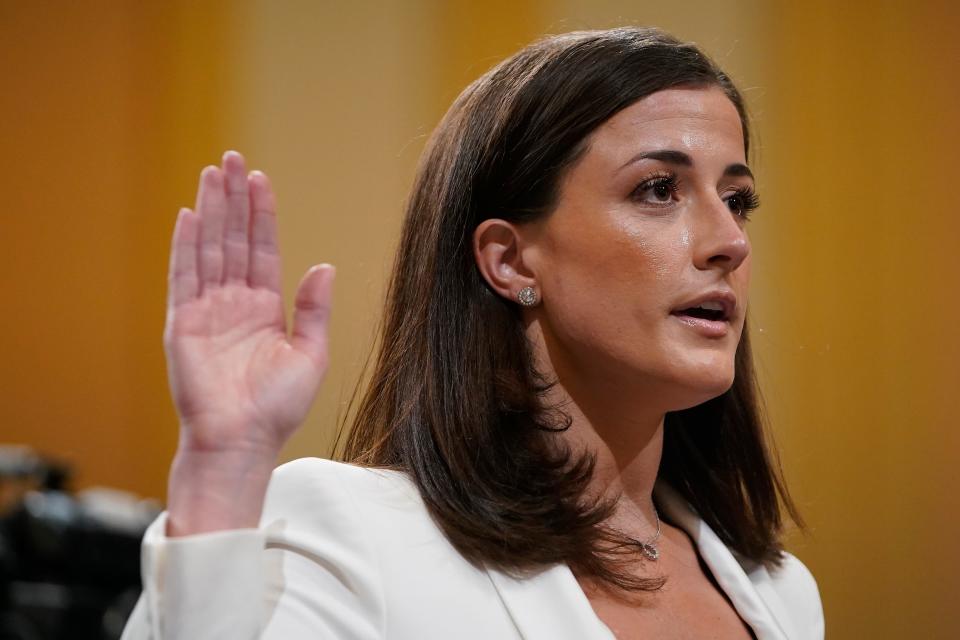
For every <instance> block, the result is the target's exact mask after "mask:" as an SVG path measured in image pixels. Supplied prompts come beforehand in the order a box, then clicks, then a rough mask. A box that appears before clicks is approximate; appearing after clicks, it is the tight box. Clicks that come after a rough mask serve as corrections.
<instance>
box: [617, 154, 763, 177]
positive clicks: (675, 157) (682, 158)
mask: <svg viewBox="0 0 960 640" xmlns="http://www.w3.org/2000/svg"><path fill="white" fill-rule="evenodd" d="M640 160H659V161H660V162H666V163H667V164H675V165H679V166H681V167H692V166H693V158H691V157H690V156H689V155H687V154H686V153H684V152H683V151H676V150H674V149H658V150H656V151H643V152H641V153H638V154H637V155H635V156H633V157H632V158H630V159H629V160H627V162H626V163H624V164H623V166H621V167H620V169H617V171H620V170H622V169H623V168H624V167H627V166H628V165H631V164H633V163H634V162H639V161H640ZM723 175H725V176H734V177H741V176H746V177H748V178H750V179H753V172H752V171H750V167H748V166H747V165H745V164H741V163H739V162H736V163H734V164H730V165H727V167H726V168H725V169H724V170H723Z"/></svg>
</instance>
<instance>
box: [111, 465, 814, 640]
mask: <svg viewBox="0 0 960 640" xmlns="http://www.w3.org/2000/svg"><path fill="white" fill-rule="evenodd" d="M655 495H656V498H657V503H658V505H659V506H660V508H661V511H663V512H665V513H666V514H667V516H668V517H669V518H670V519H671V521H672V522H674V523H676V524H677V525H678V526H680V527H682V528H683V529H684V530H685V531H686V532H687V533H688V534H689V535H690V536H691V538H692V539H693V540H694V542H695V544H696V546H697V549H698V551H699V553H700V554H701V556H702V557H703V559H704V561H705V562H706V564H707V565H708V566H709V567H710V570H711V571H712V573H713V575H714V577H715V578H716V580H717V583H718V584H719V585H720V588H721V589H723V590H724V592H725V593H726V594H727V595H728V596H729V598H730V600H731V602H732V603H733V606H734V607H735V608H736V610H737V612H738V613H739V614H740V617H742V618H743V620H744V621H746V623H747V624H748V625H749V626H750V627H751V628H752V629H753V631H754V633H755V634H756V636H757V638H758V639H760V640H768V639H770V640H773V639H776V640H821V639H822V638H823V635H824V621H823V609H822V607H821V603H820V595H819V592H818V591H817V585H816V582H815V581H814V579H813V576H811V575H810V572H809V571H808V570H807V568H806V567H805V566H804V565H803V564H802V563H801V562H800V561H799V560H797V559H796V558H795V557H793V556H791V555H787V556H786V559H785V562H784V563H783V566H782V567H781V568H780V569H778V570H776V571H773V572H768V571H767V570H766V569H765V568H764V567H763V566H762V565H757V564H755V563H753V562H751V561H748V560H743V559H738V557H737V556H735V555H734V554H733V553H731V551H730V550H729V549H728V548H727V547H726V546H725V545H724V544H723V543H722V542H721V541H720V539H719V538H718V537H717V535H716V534H715V533H714V532H713V531H712V530H711V529H710V527H708V526H707V525H706V523H705V522H703V520H701V519H700V518H699V517H698V516H697V515H696V514H695V513H694V512H693V510H692V509H691V508H690V506H689V505H688V504H687V503H686V502H685V501H684V500H683V499H682V498H681V497H680V496H679V495H678V494H677V493H676V492H674V491H673V490H672V489H671V488H670V487H669V486H667V485H666V484H665V483H663V482H658V483H657V486H656V488H655ZM165 530H166V514H165V513H164V514H161V515H160V517H159V518H157V520H156V521H154V523H153V524H152V525H151V526H150V528H149V529H148V530H147V532H146V535H145V536H144V541H143V551H142V572H143V587H144V591H143V594H142V595H141V597H140V600H139V602H138V603H137V606H136V608H135V609H134V611H133V614H132V615H131V617H130V620H129V621H128V623H127V627H126V629H125V631H124V634H123V638H122V640H161V639H162V640H174V639H176V640H187V639H189V640H208V639H215V638H229V639H230V640H241V639H254V638H260V639H264V640H306V639H308V638H309V639H321V638H322V639H329V638H337V639H357V640H374V639H378V640H441V639H443V640H452V639H456V640H460V639H463V640H493V639H497V640H499V639H505V640H513V639H524V640H613V638H614V635H613V634H612V633H611V631H610V629H609V628H608V627H607V626H606V625H605V624H604V623H603V622H602V621H601V620H600V618H598V617H597V615H596V614H595V613H594V611H593V608H592V607H591V605H590V602H589V601H588V600H587V597H586V595H585V594H584V592H583V591H582V589H581V588H580V585H579V583H578V582H577V580H576V578H575V577H574V575H573V573H572V572H571V571H570V568H569V567H568V566H566V565H555V566H553V567H550V568H548V569H546V570H544V571H543V572H541V573H539V574H538V575H536V576H535V577H532V578H527V579H514V578H511V577H509V576H507V575H506V574H504V573H502V572H500V571H496V570H492V569H491V570H483V569H477V568H475V567H473V566H472V565H471V564H469V563H468V562H467V561H466V560H464V559H463V557H462V556H461V555H460V554H459V553H457V551H456V550H455V549H454V548H453V547H452V546H451V545H450V543H449V542H448V541H447V539H446V538H445V537H444V535H443V533H442V532H441V531H440V529H439V528H437V526H436V525H435V524H434V522H433V520H432V519H431V518H430V516H429V515H428V513H427V510H426V507H425V506H424V504H423V502H422V500H421V498H420V494H419V492H418V491H417V489H416V487H415V486H414V484H413V483H412V482H411V481H410V480H409V478H407V476H406V475H404V474H402V473H399V472H395V471H387V470H381V469H376V470H375V469H366V468H361V467H356V466H352V465H347V464H342V463H338V462H331V461H329V460H321V459H318V458H304V459H301V460H296V461H294V462H290V463H288V464H285V465H283V466H281V467H278V468H277V469H276V470H275V471H274V474H273V477H272V479H271V482H270V486H269V489H268V491H267V497H266V504H265V507H264V512H263V517H262V519H261V522H260V527H259V529H241V530H232V531H221V532H216V533H206V534H198V535H193V536H186V537H183V538H167V537H165V533H164V532H165Z"/></svg>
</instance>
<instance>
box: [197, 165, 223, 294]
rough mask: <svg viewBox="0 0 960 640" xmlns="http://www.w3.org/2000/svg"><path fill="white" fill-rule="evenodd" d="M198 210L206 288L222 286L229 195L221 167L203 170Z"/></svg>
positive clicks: (201, 270)
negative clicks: (224, 230)
mask: <svg viewBox="0 0 960 640" xmlns="http://www.w3.org/2000/svg"><path fill="white" fill-rule="evenodd" d="M196 211H197V215H199V216H200V246H199V255H198V258H199V274H200V290H201V291H202V290H203V289H204V288H206V287H218V286H220V281H221V280H222V279H223V224H224V218H226V214H227V197H226V193H225V192H224V187H223V173H222V172H221V171H220V168H219V167H214V166H209V167H207V168H206V169H204V170H203V172H201V173H200V189H199V190H198V191H197V208H196Z"/></svg>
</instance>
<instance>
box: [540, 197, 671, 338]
mask: <svg viewBox="0 0 960 640" xmlns="http://www.w3.org/2000/svg"><path fill="white" fill-rule="evenodd" d="M689 245H690V238H689V233H688V232H687V231H686V230H685V229H682V228H673V227H671V226H668V225H665V224H663V223H662V221H656V220H654V221H650V220H646V221H642V220H640V219H638V218H637V217H635V216H634V217H629V216H624V217H623V218H621V219H619V220H618V219H616V218H614V220H613V221H611V222H608V224H606V225H602V226H601V225H594V226H593V227H592V228H591V229H589V230H588V231H582V230H581V231H579V232H577V231H574V230H570V233H565V234H563V236H562V237H560V238H558V239H557V240H556V241H555V242H554V243H553V246H552V251H551V255H550V265H551V266H550V267H549V268H548V273H547V275H546V278H547V280H546V281H545V283H544V286H545V295H548V296H550V297H551V301H550V306H551V307H552V308H554V309H556V311H557V314H556V315H555V320H556V322H557V323H558V324H559V326H558V328H561V327H564V328H565V331H564V332H565V333H570V332H573V333H581V332H591V333H593V334H595V335H594V337H595V338H597V339H602V338H603V337H604V336H602V335H600V334H607V335H606V336H605V337H610V336H611V335H614V336H615V335H616V334H622V332H624V331H630V332H631V333H633V335H634V336H635V337H639V336H636V332H637V330H638V329H641V328H642V327H643V326H644V325H647V323H648V322H655V321H658V320H659V319H662V317H664V316H665V314H666V313H667V312H668V310H669V307H670V305H671V303H672V302H673V301H674V300H673V298H674V297H675V296H676V294H677V292H676V284H677V282H679V278H680V277H681V276H682V274H683V272H684V271H683V270H684V268H685V264H686V262H685V260H686V261H689V257H688V254H689ZM578 327H579V329H578Z"/></svg>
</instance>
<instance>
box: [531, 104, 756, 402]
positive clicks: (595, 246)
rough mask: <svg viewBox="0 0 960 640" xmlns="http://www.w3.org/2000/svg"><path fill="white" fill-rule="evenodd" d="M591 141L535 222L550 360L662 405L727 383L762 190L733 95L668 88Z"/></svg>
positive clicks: (584, 382)
mask: <svg viewBox="0 0 960 640" xmlns="http://www.w3.org/2000/svg"><path fill="white" fill-rule="evenodd" d="M587 142H588V150H587V152H586V153H585V154H583V155H582V156H581V158H580V159H579V161H578V162H577V163H576V164H575V166H574V167H573V168H572V169H571V170H570V171H568V173H567V174H566V176H565V178H564V180H563V182H562V184H561V186H560V195H559V200H558V203H557V207H556V209H555V210H554V211H553V212H552V213H551V214H549V215H548V216H546V217H544V218H542V219H541V220H539V221H537V222H535V223H533V224H532V225H531V226H530V227H529V228H527V229H526V231H527V232H529V233H530V235H529V236H528V239H529V240H530V241H531V242H529V243H528V244H526V246H525V247H524V249H523V259H524V262H525V263H527V264H528V265H529V266H530V267H531V269H532V271H533V274H534V276H535V278H536V282H537V288H538V293H540V295H541V297H542V300H543V302H542V303H541V306H540V308H538V309H537V310H536V314H537V318H538V321H539V322H538V324H539V330H540V332H541V333H542V335H543V343H542V347H543V348H545V349H546V350H547V352H548V354H549V358H550V362H551V365H552V368H553V369H554V370H555V371H556V373H557V374H558V375H559V377H560V380H561V382H562V383H564V385H565V386H567V387H568V388H569V386H570V385H574V386H579V387H581V388H586V387H595V386H597V385H601V386H602V388H604V389H606V390H607V392H610V393H615V394H617V395H618V396H619V395H620V394H631V395H630V396H623V397H624V398H625V399H627V398H629V399H636V400H643V401H644V406H648V407H651V408H653V407H655V408H657V409H658V410H663V411H674V410H679V409H683V408H687V407H691V406H694V405H697V404H700V403H701V402H705V401H706V400H708V399H710V398H713V397H715V396H717V395H720V394H721V393H723V392H724V391H726V390H727V389H728V388H729V387H730V385H731V384H732V382H733V377H734V355H735V353H736V349H737V343H738V341H739V339H740V334H741V331H742V329H743V324H744V314H745V312H746V308H747V289H748V285H749V281H750V242H749V239H748V238H747V232H746V217H747V215H748V213H749V209H750V208H752V207H753V206H755V204H756V197H755V195H753V177H752V175H751V173H750V170H749V169H748V168H747V166H746V159H745V157H744V149H743V130H742V128H741V124H740V118H739V116H738V114H737V110H736V108H735V107H734V106H733V104H732V103H731V102H730V100H729V98H727V97H726V95H725V94H724V93H723V91H722V90H721V89H719V88H709V89H704V88H699V89H692V88H683V89H670V90H666V91H660V92H658V93H655V94H652V95H650V96H648V97H646V98H644V99H642V100H640V101H638V102H636V103H634V104H633V105H631V106H629V107H627V108H625V109H623V110H622V111H620V112H619V113H617V114H616V115H614V116H613V117H612V118H610V119H609V120H608V121H607V122H605V123H604V124H603V125H602V126H600V127H599V128H598V129H597V130H595V131H594V132H593V133H592V134H591V136H590V137H589V139H588V141H587ZM700 304H703V305H705V308H701V309H700V310H697V309H695V307H697V306H698V305H700Z"/></svg>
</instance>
